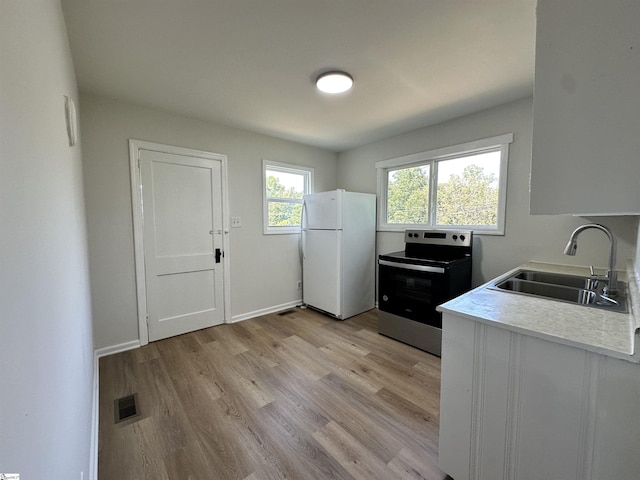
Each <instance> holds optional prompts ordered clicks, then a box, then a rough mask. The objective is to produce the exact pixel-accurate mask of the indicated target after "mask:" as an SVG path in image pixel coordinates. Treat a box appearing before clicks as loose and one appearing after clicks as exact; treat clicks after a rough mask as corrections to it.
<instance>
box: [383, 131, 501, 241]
mask: <svg viewBox="0 0 640 480" xmlns="http://www.w3.org/2000/svg"><path fill="white" fill-rule="evenodd" d="M511 143H513V133H505V134H503V135H497V136H494V137H489V138H484V139H480V140H474V141H471V142H466V143H461V144H458V145H451V146H448V147H444V148H438V149H435V150H428V151H425V152H419V153H413V154H410V155H404V156H402V157H396V158H391V159H388V160H381V161H378V162H376V164H375V165H376V170H377V180H378V185H377V191H378V231H381V232H404V231H405V230H406V229H408V228H437V229H440V230H459V229H465V230H473V232H474V233H475V234H480V235H504V232H505V220H506V205H507V165H508V162H509V145H510V144H511ZM492 151H499V152H500V178H499V179H498V189H499V190H498V224H497V225H496V226H490V227H489V226H486V225H438V224H437V223H436V221H435V220H436V207H437V190H438V185H437V181H438V163H439V162H441V161H446V160H454V159H456V158H464V157H467V156H471V155H477V154H480V153H488V152H492ZM423 165H429V166H430V175H429V222H428V223H402V224H400V223H388V222H387V196H388V190H387V186H388V185H387V184H388V178H389V171H390V170H400V169H403V168H410V167H418V166H423Z"/></svg>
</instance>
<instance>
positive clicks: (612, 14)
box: [531, 0, 640, 215]
mask: <svg viewBox="0 0 640 480" xmlns="http://www.w3.org/2000/svg"><path fill="white" fill-rule="evenodd" d="M639 20H640V1H638V0H607V1H603V0H562V1H558V0H539V1H538V6H537V29H536V33H537V37H536V69H535V72H536V73H535V89H534V102H533V104H534V108H533V148H532V162H531V164H532V165H531V213H532V214H583V215H587V214H600V215H604V214H624V213H638V212H640V180H639V179H640V28H639V27H638V25H639Z"/></svg>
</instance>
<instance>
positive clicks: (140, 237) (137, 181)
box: [129, 138, 231, 346]
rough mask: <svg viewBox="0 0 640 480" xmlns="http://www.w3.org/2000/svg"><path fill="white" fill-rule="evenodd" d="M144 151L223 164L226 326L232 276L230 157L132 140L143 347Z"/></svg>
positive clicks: (145, 334)
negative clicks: (141, 153)
mask: <svg viewBox="0 0 640 480" xmlns="http://www.w3.org/2000/svg"><path fill="white" fill-rule="evenodd" d="M141 150H149V151H153V152H160V153H168V154H174V155H182V156H186V157H196V158H203V159H206V160H213V161H217V162H220V163H221V165H220V173H221V183H222V185H221V187H222V192H221V198H222V228H223V235H222V248H223V251H224V256H223V257H222V269H223V272H222V273H223V279H224V285H223V289H222V290H223V292H224V293H223V301H224V323H229V319H230V318H231V288H230V285H231V276H230V272H229V270H230V269H229V259H230V255H229V189H228V184H227V182H228V177H227V156H226V155H223V154H221V153H213V152H206V151H203V150H194V149H191V148H184V147H176V146H173V145H164V144H161V143H154V142H146V141H144V140H136V139H133V138H130V139H129V168H130V171H131V207H132V212H133V250H134V257H135V267H136V268H135V270H136V299H137V303H138V335H139V338H140V345H141V346H142V345H146V344H148V343H149V329H148V325H147V318H148V312H147V285H146V279H145V268H144V231H143V223H142V222H143V209H142V178H141V175H140V168H139V158H140V151H141Z"/></svg>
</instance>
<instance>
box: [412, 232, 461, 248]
mask: <svg viewBox="0 0 640 480" xmlns="http://www.w3.org/2000/svg"><path fill="white" fill-rule="evenodd" d="M404 242H405V243H421V244H424V245H452V246H459V247H470V246H471V244H472V242H473V232H472V231H471V230H406V231H405V232H404Z"/></svg>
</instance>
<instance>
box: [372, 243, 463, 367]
mask: <svg viewBox="0 0 640 480" xmlns="http://www.w3.org/2000/svg"><path fill="white" fill-rule="evenodd" d="M404 240H405V249H404V250H403V251H400V252H393V253H388V254H385V255H379V256H378V332H379V333H380V334H382V335H385V336H387V337H391V338H394V339H396V340H399V341H401V342H404V343H407V344H409V345H412V346H414V347H416V348H419V349H421V350H425V351H427V352H429V353H433V354H434V355H438V356H439V355H440V353H441V343H442V314H441V313H440V312H436V307H437V306H438V305H440V304H442V303H444V302H446V301H448V300H450V299H452V298H454V297H457V296H458V295H460V294H462V293H464V292H466V291H468V290H470V289H471V254H472V250H473V233H472V232H471V231H468V230H458V231H453V230H407V231H406V232H405V235H404Z"/></svg>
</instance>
